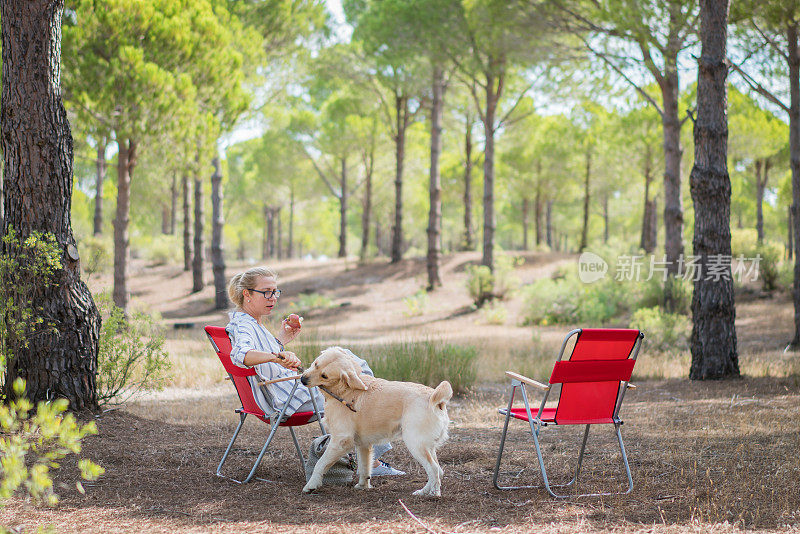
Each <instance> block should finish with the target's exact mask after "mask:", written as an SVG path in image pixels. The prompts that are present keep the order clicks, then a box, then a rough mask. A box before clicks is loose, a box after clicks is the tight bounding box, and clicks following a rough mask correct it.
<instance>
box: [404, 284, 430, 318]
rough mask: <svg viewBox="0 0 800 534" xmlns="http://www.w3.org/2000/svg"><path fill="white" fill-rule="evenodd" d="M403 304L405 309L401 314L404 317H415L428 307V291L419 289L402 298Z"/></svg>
mask: <svg viewBox="0 0 800 534" xmlns="http://www.w3.org/2000/svg"><path fill="white" fill-rule="evenodd" d="M403 304H404V305H405V307H406V309H405V311H403V315H405V316H406V317H417V316H419V315H422V314H423V313H425V310H426V309H427V308H428V293H427V292H426V291H425V290H424V289H420V290H419V291H417V292H416V293H414V294H413V295H411V296H408V297H405V298H404V299H403Z"/></svg>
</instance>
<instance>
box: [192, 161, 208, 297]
mask: <svg viewBox="0 0 800 534" xmlns="http://www.w3.org/2000/svg"><path fill="white" fill-rule="evenodd" d="M196 161H197V162H199V161H200V157H199V156H198V157H197V160H196ZM195 173H196V174H195V178H194V258H192V293H197V292H198V291H202V289H203V287H204V286H205V283H204V282H203V261H204V258H203V226H204V224H203V179H202V178H201V177H200V174H199V169H196V170H195Z"/></svg>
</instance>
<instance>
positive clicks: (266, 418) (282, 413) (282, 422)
mask: <svg viewBox="0 0 800 534" xmlns="http://www.w3.org/2000/svg"><path fill="white" fill-rule="evenodd" d="M217 328H219V329H220V330H222V331H224V328H222V327H209V326H207V327H206V328H205V330H206V335H207V336H208V339H209V341H210V342H211V345H212V346H213V347H214V350H215V351H216V353H217V356H219V357H220V360H221V361H222V358H223V357H227V358H228V360H230V351H227V352H223V351H221V350H220V347H219V346H218V345H217V343H216V341H214V336H213V335H212V332H214V329H217ZM225 335H226V336H227V332H226V333H225ZM231 365H233V364H232V362H231ZM223 366H224V367H225V368H226V370H227V371H228V377H229V378H230V380H231V382H232V383H233V386H234V388H235V389H236V394H237V395H238V396H239V402H241V404H242V407H241V408H237V409H236V410H235V411H236V413H238V414H239V424H238V425H237V426H236V430H235V431H234V433H233V437H232V438H231V440H230V443H228V447H227V448H226V449H225V454H223V455H222V460H220V462H219V465H218V466H217V471H216V475H217V476H218V477H222V478H225V479H227V480H231V481H233V482H236V483H237V484H246V483H247V482H250V481H251V480H253V479H254V478H255V480H261V481H263V482H272V481H271V480H268V479H265V478H259V477H255V476H254V475H255V472H256V469H257V468H258V466H259V464H260V463H261V459H262V458H263V457H264V454H266V452H267V449H268V448H269V446H270V444H271V443H272V439H273V438H274V437H275V433H276V432H277V430H278V427H281V426H285V427H288V428H289V432H290V434H291V436H292V441H293V442H294V447H295V450H296V451H297V455H298V457H299V459H300V469H301V471H302V473H303V476H304V477H305V456H304V455H303V451H302V450H301V449H300V442H299V441H298V440H297V435H296V434H295V432H294V428H293V427H295V426H302V425H306V424H311V423H312V422H314V421H316V422H317V423H318V424H319V428H320V430H321V431H322V433H323V434H326V431H325V427H324V426H323V424H322V412H320V410H319V408H318V407H317V402H316V400H315V399H314V395H313V394H312V395H311V404H312V406H313V407H314V411H313V415H312V416H311V417H310V418H308V419H306V416H307V415H308V413H307V412H303V413H302V415H301V414H297V413H295V414H292V415H288V416H287V415H286V410H287V408H288V407H289V401H291V399H292V398H293V397H294V394H295V391H296V390H297V386H298V385H299V384H300V380H299V378H298V379H295V381H294V386H293V387H292V391H291V393H290V395H289V399H288V400H287V401H286V402H285V403H284V404H283V407H282V408H281V409H280V410H273V412H272V413H270V414H269V415H267V414H266V413H265V412H264V411H262V410H260V409H259V410H258V411H255V410H246V409H245V401H244V399H243V398H242V395H243V394H244V395H246V396H249V397H250V398H251V399H252V401H253V405H255V398H254V396H253V392H252V390H251V389H250V388H249V382H246V384H247V386H248V388H247V390H246V391H245V392H244V393H243V392H242V391H240V387H239V385H238V384H237V381H236V380H235V379H234V378H235V377H242V378H244V377H248V376H257V373H256V372H255V370H254V369H246V368H239V367H235V368H234V367H228V366H225V365H224V361H223ZM240 370H241V371H240ZM260 387H261V390H262V391H263V392H264V396H265V397H266V398H267V399H268V400H270V405H271V404H272V395H270V393H269V390H268V389H267V387H266V386H265V385H263V384H262V385H261V386H260ZM248 415H253V416H255V417H256V418H258V419H259V420H261V421H263V422H264V423H266V424H268V425H269V426H270V430H269V434H268V435H267V441H266V442H265V443H264V446H263V447H261V452H259V454H258V458H257V459H256V461H255V463H254V464H253V467H252V468H251V469H250V472H249V473H248V475H247V477H246V478H245V479H244V480H238V479H236V478H233V477H231V476H227V475H224V474H223V473H222V466H223V465H224V464H225V461H226V460H227V459H228V456H229V455H230V452H231V450H232V449H233V444H234V443H235V442H236V438H237V437H239V432H240V431H241V430H242V427H243V426H244V421H245V419H246V418H247V416H248ZM300 421H302V422H300Z"/></svg>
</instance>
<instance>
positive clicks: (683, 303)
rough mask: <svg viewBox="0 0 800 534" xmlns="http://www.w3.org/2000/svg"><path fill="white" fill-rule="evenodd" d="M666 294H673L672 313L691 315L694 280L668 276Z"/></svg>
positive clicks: (665, 283) (665, 284) (665, 286)
mask: <svg viewBox="0 0 800 534" xmlns="http://www.w3.org/2000/svg"><path fill="white" fill-rule="evenodd" d="M663 287H664V294H666V293H667V292H670V293H671V294H672V310H671V312H672V313H678V314H680V315H689V312H690V311H691V309H692V293H693V292H694V282H693V281H692V280H687V279H685V278H675V277H672V276H670V277H668V278H667V281H666V282H664V285H663Z"/></svg>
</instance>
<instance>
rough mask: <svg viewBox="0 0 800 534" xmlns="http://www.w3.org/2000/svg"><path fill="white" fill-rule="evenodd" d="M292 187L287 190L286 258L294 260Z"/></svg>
mask: <svg viewBox="0 0 800 534" xmlns="http://www.w3.org/2000/svg"><path fill="white" fill-rule="evenodd" d="M294 202H295V200H294V186H292V188H291V189H290V190H289V237H288V241H289V243H287V247H286V257H287V258H294Z"/></svg>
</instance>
